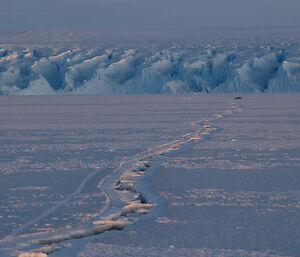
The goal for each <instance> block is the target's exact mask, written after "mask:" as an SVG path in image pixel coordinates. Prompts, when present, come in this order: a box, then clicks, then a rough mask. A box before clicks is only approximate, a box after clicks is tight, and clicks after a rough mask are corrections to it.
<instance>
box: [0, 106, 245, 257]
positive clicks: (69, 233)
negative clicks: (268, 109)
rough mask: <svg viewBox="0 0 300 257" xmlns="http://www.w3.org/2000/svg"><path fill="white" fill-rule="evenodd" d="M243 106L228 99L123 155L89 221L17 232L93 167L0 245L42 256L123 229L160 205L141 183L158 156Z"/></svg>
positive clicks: (23, 255) (198, 137)
mask: <svg viewBox="0 0 300 257" xmlns="http://www.w3.org/2000/svg"><path fill="white" fill-rule="evenodd" d="M242 110H243V108H242V107H241V105H239V104H237V103H236V102H230V103H229V104H228V107H227V108H226V109H225V110H223V111H222V112H220V113H216V114H213V115H211V116H210V117H208V118H205V119H200V120H196V121H193V122H191V123H190V126H191V132H189V133H186V134H184V135H182V136H181V137H178V138H175V139H174V140H173V141H170V142H168V143H164V144H161V145H158V146H155V147H150V148H149V149H148V150H146V151H145V152H142V153H139V154H137V155H134V156H131V157H127V158H125V159H124V160H123V161H122V162H121V163H120V165H119V167H118V168H116V169H115V170H114V171H113V172H112V173H111V174H109V175H108V176H106V177H104V178H103V179H102V180H101V181H100V182H99V184H98V188H100V189H101V190H102V192H103V193H104V195H105V198H106V206H105V207H104V208H103V209H102V210H101V213H100V214H99V215H98V216H96V217H92V218H90V219H89V220H88V221H85V222H84V223H82V224H79V225H76V226H75V227H73V228H70V229H68V230H64V231H59V232H54V233H49V235H48V236H47V235H42V236H41V235H40V236H36V235H35V236H32V235H31V236H30V235H27V236H24V235H23V236H20V235H19V234H20V233H21V232H22V231H23V230H24V229H25V228H27V227H29V226H31V225H33V224H34V223H35V222H36V221H37V220H40V219H42V218H43V217H46V216H47V215H49V214H50V213H51V212H52V211H54V209H57V208H58V207H59V206H61V205H62V204H64V202H65V201H71V200H72V197H73V196H74V195H76V194H78V193H80V192H81V191H82V190H83V188H84V186H85V184H86V183H87V181H88V180H89V179H91V178H92V177H93V176H94V175H95V174H96V173H98V172H99V170H97V171H95V172H94V173H92V174H90V175H89V176H88V177H86V178H85V179H84V180H83V181H82V183H81V184H80V186H79V187H78V189H77V190H76V191H75V192H74V193H73V194H72V195H71V196H70V197H69V198H68V199H66V200H65V201H64V202H62V203H61V204H59V205H57V206H55V207H53V208H52V209H50V210H48V211H46V212H45V213H43V214H42V215H40V216H39V217H38V218H36V219H34V220H32V221H30V222H29V223H27V224H26V225H24V226H23V227H22V228H21V229H19V230H17V231H15V232H14V233H13V234H12V235H10V236H8V237H6V238H5V239H4V240H2V242H1V241H0V245H1V244H2V245H3V246H4V247H2V249H4V250H5V251H6V252H10V253H12V254H13V256H18V257H27V256H30V257H44V256H47V255H49V254H52V253H53V252H55V251H59V250H61V249H62V248H64V245H63V244H61V243H62V242H64V241H68V240H71V239H79V238H84V237H88V236H92V235H97V234H101V233H104V232H107V231H111V230H123V229H124V228H126V227H128V226H130V225H132V224H135V223H136V222H137V221H138V220H139V217H140V216H141V215H143V214H146V213H148V212H149V211H150V210H151V209H152V208H154V207H157V208H159V206H158V205H159V204H158V203H157V202H156V201H155V199H156V200H157V197H155V196H154V192H152V191H151V189H148V190H145V188H143V186H142V185H143V183H144V184H145V183H147V180H146V179H145V177H147V175H148V173H149V170H150V169H151V168H153V169H155V167H157V166H158V165H160V157H161V156H162V155H165V154H167V153H169V152H171V151H178V150H180V149H181V148H182V147H188V145H189V144H196V143H197V142H201V141H203V140H206V139H207V138H208V137H209V136H210V135H211V134H212V133H215V132H218V130H219V128H217V127H215V126H213V125H212V124H211V123H212V122H213V121H216V120H218V119H222V118H225V117H226V116H229V115H233V113H235V112H240V111H242ZM106 167H108V165H107V166H106ZM101 170H102V169H101ZM148 176H149V175H148ZM42 245H46V246H43V247H39V248H36V246H42ZM65 246H66V245H65Z"/></svg>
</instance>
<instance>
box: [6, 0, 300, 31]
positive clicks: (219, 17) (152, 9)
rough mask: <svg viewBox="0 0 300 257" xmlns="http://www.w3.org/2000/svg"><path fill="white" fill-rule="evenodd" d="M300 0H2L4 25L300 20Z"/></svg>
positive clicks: (120, 26)
mask: <svg viewBox="0 0 300 257" xmlns="http://www.w3.org/2000/svg"><path fill="white" fill-rule="evenodd" d="M299 13H300V0H151V1H150V0H9V1H7V0H0V29H2V30H11V29H73V30H76V29H87V30H93V29H103V30H126V29H127V30H132V29H165V28H201V27H269V26H300V15H299Z"/></svg>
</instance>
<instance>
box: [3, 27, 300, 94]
mask: <svg viewBox="0 0 300 257" xmlns="http://www.w3.org/2000/svg"><path fill="white" fill-rule="evenodd" d="M257 30H258V31H256V33H254V32H255V31H254V32H253V31H249V32H247V30H246V31H243V30H241V31H231V30H229V29H228V30H224V31H222V32H218V31H214V30H212V32H211V33H212V34H213V35H210V33H209V31H206V32H205V33H204V32H202V33H201V32H195V33H194V34H195V35H194V37H197V38H196V39H195V38H194V39H190V40H188V39H184V40H183V39H181V38H180V35H178V36H177V37H179V38H177V39H165V40H162V39H161V40H157V39H156V40H154V39H153V40H149V39H148V40H133V39H132V40H127V41H126V40H123V41H122V40H119V41H118V40H110V41H108V42H102V41H101V42H98V43H97V41H93V40H89V38H91V37H88V36H86V37H85V34H83V35H79V37H80V38H81V41H78V42H77V41H74V39H73V41H72V40H71V38H70V39H69V40H71V41H70V42H62V39H63V38H64V37H66V38H67V39H68V33H65V34H63V35H60V37H59V38H60V40H59V41H58V42H56V43H52V44H50V43H49V44H46V43H45V42H44V43H43V44H40V45H39V44H33V43H31V44H29V43H28V44H24V42H27V41H26V40H28V38H27V39H25V38H24V39H22V40H21V42H23V44H21V43H20V42H18V43H13V42H14V41H12V42H11V43H6V44H4V43H3V42H5V38H6V37H5V35H6V34H5V33H4V35H3V36H2V37H1V34H3V33H1V31H0V95H1V94H2V95H52V94H56V95H62V94H147V93H155V94H160V93H191V92H215V93H235V92H240V93H241V92H243V93H253V92H300V45H299V39H300V30H299V29H295V30H291V31H290V32H286V33H283V32H282V30H278V31H277V30H275V31H272V32H270V31H268V30H266V31H264V30H262V31H261V30H259V29H257ZM258 32H260V33H259V34H257V33H258ZM44 34H45V33H44ZM227 34H228V35H227ZM58 35H59V34H58ZM25 36H26V35H25ZM30 36H31V37H33V38H37V39H40V38H42V37H43V35H42V34H41V35H38V36H37V35H35V36H34V34H32V35H31V34H30V33H29V34H28V35H27V37H30ZM7 37H9V36H7ZM160 37H162V36H160ZM53 38H56V36H55V34H54V35H52V37H50V38H49V39H48V40H49V41H51V39H52V40H53ZM156 38H157V37H156ZM67 39H65V40H67ZM1 42H2V44H1Z"/></svg>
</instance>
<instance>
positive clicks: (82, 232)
mask: <svg viewBox="0 0 300 257" xmlns="http://www.w3.org/2000/svg"><path fill="white" fill-rule="evenodd" d="M235 96H236V95H234V96H233V95H230V94H227V95H222V94H219V95H207V94H205V95H203V94H182V95H134V96H101V95H100V96H39V97H35V96H27V97H23V96H2V97H0V100H1V101H0V106H1V115H0V119H1V122H0V133H1V134H0V136H1V138H0V139H1V145H0V150H1V170H0V172H1V173H0V177H1V179H0V183H1V184H0V185H1V186H0V188H1V195H0V199H1V206H0V211H1V212H0V213H1V216H0V220H1V223H0V226H1V227H0V231H1V234H0V238H1V239H0V255H1V256H11V254H13V255H14V256H21V257H25V256H32V257H36V256H37V257H41V256H47V255H49V256H57V257H59V256H64V257H66V256H91V257H93V256H132V255H134V256H298V255H299V253H300V248H299V220H300V219H299V218H300V213H299V199H300V185H299V181H300V180H299V170H300V162H299V161H300V158H299V156H300V148H299V145H300V137H299V135H300V127H299V126H300V120H299V117H300V115H299V112H300V104H299V103H300V101H299V98H300V96H299V94H260V95H258V94H254V95H247V94H245V95H242V99H234V97H235Z"/></svg>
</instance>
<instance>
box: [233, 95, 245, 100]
mask: <svg viewBox="0 0 300 257" xmlns="http://www.w3.org/2000/svg"><path fill="white" fill-rule="evenodd" d="M234 99H237V100H242V99H243V97H241V96H237V97H235V98H234Z"/></svg>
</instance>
